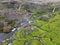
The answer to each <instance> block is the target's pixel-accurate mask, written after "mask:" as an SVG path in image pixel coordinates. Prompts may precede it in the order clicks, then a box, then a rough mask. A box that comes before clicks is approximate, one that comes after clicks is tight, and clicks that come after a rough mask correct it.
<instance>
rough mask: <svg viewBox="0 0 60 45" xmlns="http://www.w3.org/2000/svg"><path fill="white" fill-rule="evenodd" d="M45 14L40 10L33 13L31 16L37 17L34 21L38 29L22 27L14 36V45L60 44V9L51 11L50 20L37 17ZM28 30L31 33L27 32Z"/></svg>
mask: <svg viewBox="0 0 60 45" xmlns="http://www.w3.org/2000/svg"><path fill="white" fill-rule="evenodd" d="M34 10H35V9H33V11H32V12H34ZM44 14H47V13H45V12H44V13H43V12H42V13H41V12H39V13H36V15H35V14H34V15H32V16H31V18H33V17H34V16H35V18H33V19H36V20H35V21H34V22H33V23H32V25H33V26H35V27H36V29H33V30H32V29H30V30H29V29H27V27H26V28H25V27H22V28H21V29H20V30H18V31H17V32H16V33H15V35H14V36H13V39H15V40H14V41H13V45H17V44H18V45H19V44H20V45H60V11H55V12H54V13H51V12H50V13H49V14H48V16H49V18H47V19H48V21H45V20H42V19H40V18H39V19H37V18H38V17H41V16H42V15H44ZM45 19H46V18H45ZM32 28H33V27H32ZM27 32H29V33H28V34H27Z"/></svg>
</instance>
